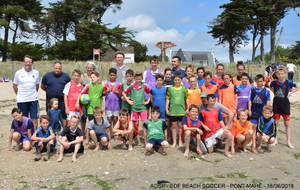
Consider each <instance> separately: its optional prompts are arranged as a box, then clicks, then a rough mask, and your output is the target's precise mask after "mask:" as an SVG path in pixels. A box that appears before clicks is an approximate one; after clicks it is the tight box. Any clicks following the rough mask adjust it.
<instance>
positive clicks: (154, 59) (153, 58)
mask: <svg viewBox="0 0 300 190" xmlns="http://www.w3.org/2000/svg"><path fill="white" fill-rule="evenodd" d="M150 65H151V67H154V68H156V67H157V65H158V57H157V56H156V55H153V56H151V57H150Z"/></svg>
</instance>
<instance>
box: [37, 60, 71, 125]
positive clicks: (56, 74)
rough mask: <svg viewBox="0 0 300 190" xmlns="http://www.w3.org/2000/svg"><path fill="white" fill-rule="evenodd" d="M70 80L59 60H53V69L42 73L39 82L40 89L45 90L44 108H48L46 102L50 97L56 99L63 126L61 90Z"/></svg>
mask: <svg viewBox="0 0 300 190" xmlns="http://www.w3.org/2000/svg"><path fill="white" fill-rule="evenodd" d="M70 81H71V79H70V77H69V75H68V74H66V73H64V72H62V64H61V62H55V63H54V65H53V71H52V72H49V73H46V74H45V75H44V77H43V79H42V84H41V89H42V90H44V91H46V110H48V103H49V101H50V99H51V98H57V99H58V109H60V110H61V114H62V118H63V122H64V123H63V126H64V128H65V127H66V126H67V115H66V112H65V103H64V94H63V90H64V88H65V85H66V84H67V83H68V82H70Z"/></svg>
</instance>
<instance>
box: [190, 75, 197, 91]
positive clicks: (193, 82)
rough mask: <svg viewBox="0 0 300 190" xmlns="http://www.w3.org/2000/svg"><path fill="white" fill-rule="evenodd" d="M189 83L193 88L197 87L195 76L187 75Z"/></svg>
mask: <svg viewBox="0 0 300 190" xmlns="http://www.w3.org/2000/svg"><path fill="white" fill-rule="evenodd" d="M189 83H190V87H192V88H195V87H197V78H196V77H195V76H194V75H192V76H191V77H189Z"/></svg>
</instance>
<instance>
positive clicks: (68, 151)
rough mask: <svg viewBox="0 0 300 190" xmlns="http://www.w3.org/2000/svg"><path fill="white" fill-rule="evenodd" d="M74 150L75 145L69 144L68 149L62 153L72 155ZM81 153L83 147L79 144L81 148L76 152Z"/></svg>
mask: <svg viewBox="0 0 300 190" xmlns="http://www.w3.org/2000/svg"><path fill="white" fill-rule="evenodd" d="M61 146H62V145H61ZM74 150H75V144H71V145H70V148H69V149H64V153H72V152H74ZM83 152H84V146H83V143H82V142H81V146H80V148H79V150H78V153H83Z"/></svg>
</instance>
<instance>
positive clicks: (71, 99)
mask: <svg viewBox="0 0 300 190" xmlns="http://www.w3.org/2000/svg"><path fill="white" fill-rule="evenodd" d="M72 79H73V80H72V81H70V82H68V83H67V84H66V85H65V88H64V90H63V93H64V102H65V111H66V114H67V120H68V126H70V123H69V121H70V119H71V116H72V115H78V116H80V115H81V113H82V106H80V107H79V109H76V108H75V105H76V101H77V99H78V96H79V94H80V91H81V90H82V89H83V87H84V86H83V85H81V83H80V80H81V71H80V70H79V69H75V70H74V71H73V73H72ZM82 131H85V128H83V129H82Z"/></svg>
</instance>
